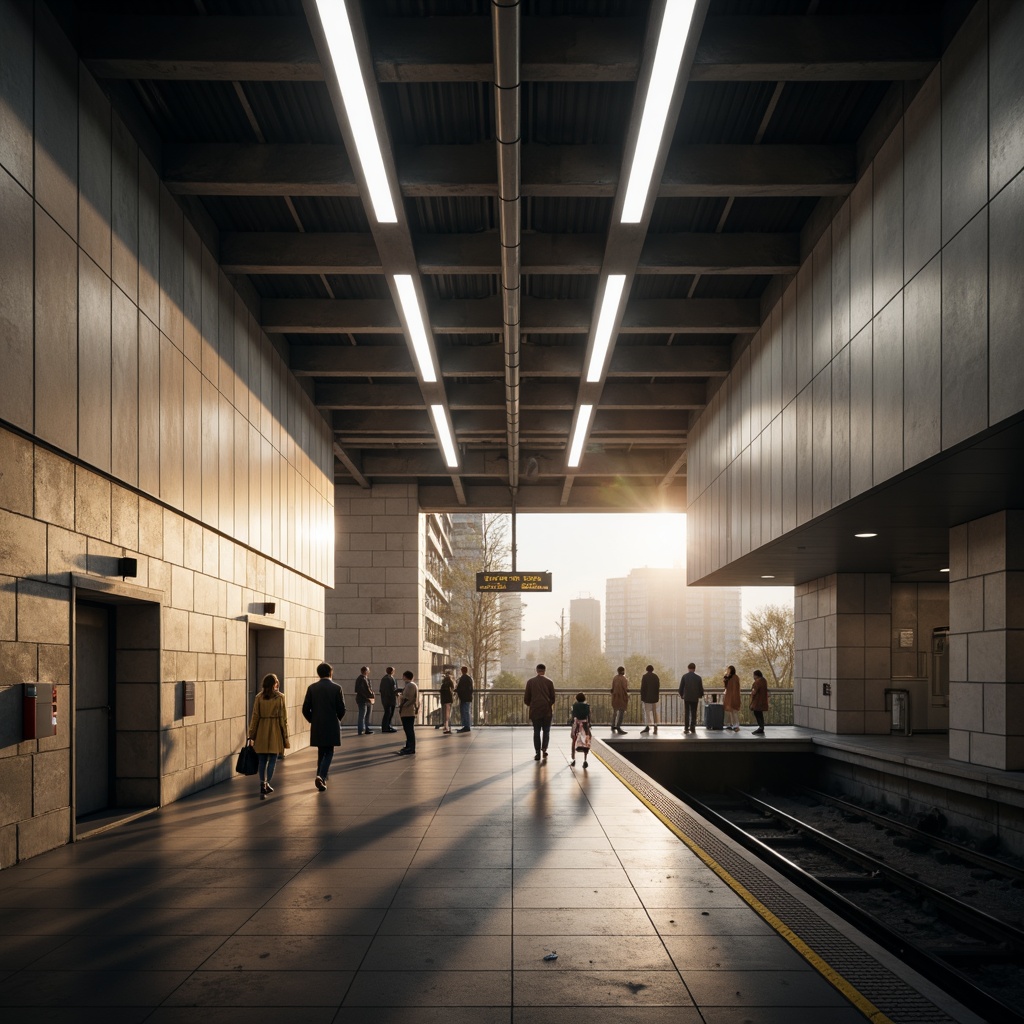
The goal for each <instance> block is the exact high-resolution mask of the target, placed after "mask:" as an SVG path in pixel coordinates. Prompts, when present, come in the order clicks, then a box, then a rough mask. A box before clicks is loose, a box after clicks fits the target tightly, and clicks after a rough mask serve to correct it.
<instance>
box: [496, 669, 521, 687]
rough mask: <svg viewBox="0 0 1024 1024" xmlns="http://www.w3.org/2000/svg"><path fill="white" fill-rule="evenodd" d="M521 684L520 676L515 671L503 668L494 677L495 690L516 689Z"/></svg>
mask: <svg viewBox="0 0 1024 1024" xmlns="http://www.w3.org/2000/svg"><path fill="white" fill-rule="evenodd" d="M522 685H523V679H522V676H518V675H516V673H515V672H509V671H508V670H507V669H503V670H502V671H501V672H499V673H498V674H497V675H496V676H495V677H494V688H495V689H496V690H518V689H519V688H520V687H521V686H522Z"/></svg>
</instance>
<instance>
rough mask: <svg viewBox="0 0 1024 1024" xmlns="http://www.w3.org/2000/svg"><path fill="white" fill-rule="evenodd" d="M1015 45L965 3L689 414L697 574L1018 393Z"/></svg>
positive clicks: (961, 435)
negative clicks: (932, 65) (741, 344)
mask: <svg viewBox="0 0 1024 1024" xmlns="http://www.w3.org/2000/svg"><path fill="white" fill-rule="evenodd" d="M1022 48H1024V4H1019V3H1013V2H1011V0H987V2H986V0H981V2H979V3H977V4H976V5H975V6H974V8H973V9H972V11H971V13H970V14H969V16H968V18H967V20H966V22H965V24H964V26H963V27H962V29H961V31H960V32H959V33H958V35H957V36H956V37H955V39H954V40H953V42H952V44H951V45H950V47H949V49H948V50H947V52H946V53H945V55H944V56H943V59H942V62H941V65H940V66H939V67H938V68H936V70H935V71H934V72H933V73H932V75H931V76H930V77H929V78H928V79H927V81H926V82H925V83H924V84H923V86H922V88H921V89H920V91H919V92H918V93H917V94H916V96H914V98H913V100H912V101H911V102H910V103H909V105H908V106H907V109H906V112H905V115H904V116H903V117H902V119H901V120H900V121H899V123H898V124H897V126H896V128H895V130H894V131H893V132H892V134H891V135H890V136H889V138H888V139H887V140H886V141H885V142H884V144H883V145H882V146H881V148H880V150H879V152H878V154H877V156H876V157H875V159H874V160H873V161H872V162H871V164H870V165H869V166H868V167H867V169H866V170H865V172H864V174H863V176H862V177H861V179H860V181H859V182H858V184H857V186H856V188H855V189H854V191H853V193H852V195H851V196H850V197H849V199H848V200H847V201H846V202H845V203H844V204H843V205H842V207H841V209H840V210H839V212H838V214H837V215H836V216H835V218H834V219H833V221H832V222H831V224H830V225H829V227H828V228H827V229H826V231H825V232H824V234H823V235H822V236H821V238H820V240H819V241H818V242H817V243H816V245H815V246H814V249H813V252H812V253H810V255H809V256H808V257H807V259H806V260H805V261H804V263H803V265H802V267H801V269H800V271H799V273H798V274H797V276H796V277H795V279H794V280H793V281H792V282H791V283H790V285H789V286H788V288H787V289H786V290H785V293H784V295H783V297H782V299H781V300H780V301H779V302H778V303H777V304H776V305H775V306H774V308H773V309H771V311H770V312H769V314H768V316H767V318H766V320H765V322H764V324H763V325H762V328H761V330H760V331H759V332H758V333H757V335H756V336H755V337H754V339H753V341H752V343H751V344H750V346H749V348H747V349H746V350H745V351H744V352H743V353H742V355H741V356H740V358H739V360H738V362H737V364H736V366H735V367H734V369H733V371H732V373H731V374H730V376H729V377H728V379H727V380H726V381H725V383H724V385H723V387H722V388H721V390H720V391H719V392H718V393H717V394H716V395H715V396H714V398H713V400H712V401H711V403H710V404H709V406H708V408H707V409H706V410H705V412H704V413H703V414H702V415H701V417H700V418H699V420H698V421H697V423H696V425H695V427H694V429H693V431H692V433H691V437H690V458H689V465H688V471H687V487H688V492H689V508H688V518H687V540H688V552H687V565H688V568H689V577H690V580H691V582H693V581H697V580H700V579H701V578H702V577H704V576H706V575H708V574H709V573H711V572H713V571H714V570H715V569H718V568H720V567H721V566H723V565H725V564H727V563H729V562H731V561H733V560H734V559H736V558H738V557H740V556H742V555H744V554H746V553H747V552H749V551H751V550H753V549H755V548H757V547H760V546H761V545H764V544H766V543H769V542H770V541H771V540H773V539H775V538H777V537H780V536H781V535H783V534H785V533H787V532H789V531H791V530H793V529H795V528H796V527H798V526H801V525H802V524H804V523H807V522H809V521H810V520H812V519H815V518H817V517H819V516H822V515H824V514H825V513H827V512H828V511H829V510H831V509H833V508H836V507H837V506H840V505H842V504H843V503H844V502H846V501H848V500H850V499H851V498H854V497H856V496H857V495H859V494H861V493H863V492H865V491H867V490H869V489H870V488H872V487H875V486H877V485H879V484H881V483H883V482H884V481H887V480H891V479H892V478H894V477H896V476H898V475H899V474H901V473H903V472H905V471H906V470H908V469H910V468H912V467H914V466H916V465H918V464H920V463H921V462H923V461H925V460H927V459H928V458H930V457H931V456H934V455H937V454H939V453H941V452H943V451H946V450H947V449H949V448H950V447H952V446H954V445H957V444H959V443H960V442H962V441H964V440H965V439H968V438H970V437H971V436H973V435H974V434H977V433H978V432H979V431H981V430H984V429H985V428H987V427H989V426H991V425H994V424H997V423H999V422H1001V421H1003V420H1005V419H1007V418H1008V417H1010V416H1012V415H1014V414H1017V413H1019V412H1020V411H1021V409H1022V408H1024V387H1022V384H1024V377H1022V364H1021V360H1020V347H1021V326H1020V325H1021V323H1022V322H1024V290H1022V289H1021V287H1020V267H1021V266H1022V263H1024V175H1022V174H1021V169H1022V168H1024V133H1022V132H1021V130H1020V126H1021V123H1022V118H1024V76H1022V75H1021V74H1020V61H1019V56H1020V53H1021V52H1022Z"/></svg>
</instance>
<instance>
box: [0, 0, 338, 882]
mask: <svg viewBox="0 0 1024 1024" xmlns="http://www.w3.org/2000/svg"><path fill="white" fill-rule="evenodd" d="M0 25H2V26H3V31H2V32H0V280H2V282H3V287H2V288H0V366H2V367H3V379H4V385H3V387H2V388H0V704H2V706H3V709H4V713H3V714H2V715H0V719H2V721H3V723H4V724H3V725H2V726H0V866H2V865H6V864H9V863H11V862H12V861H13V860H14V859H17V858H22V857H25V856H29V855H31V854H32V853H35V852H39V851H40V850H42V849H46V848H49V847H52V846H54V845H57V844H59V843H62V842H66V841H67V839H68V837H69V834H70V831H71V814H72V789H71V775H72V771H71V766H72V763H73V762H72V758H71V742H72V737H71V735H70V733H69V728H70V724H71V716H70V715H67V714H65V715H64V716H62V717H61V719H60V721H61V724H62V728H60V729H59V732H58V735H57V736H56V737H54V738H52V739H46V740H40V741H29V742H21V737H20V720H19V728H18V729H13V728H12V727H11V719H10V718H9V715H8V712H9V711H10V709H11V708H13V707H14V706H15V704H16V703H18V702H20V692H21V691H20V687H19V686H18V685H17V684H20V683H23V682H30V681H35V680H43V681H46V682H48V683H49V682H53V683H56V684H57V686H58V691H59V699H60V703H61V707H62V708H64V709H65V711H66V709H67V708H68V707H69V706H70V705H71V703H72V696H71V694H70V691H69V687H70V686H71V684H72V682H73V670H72V663H71V661H72V650H73V644H72V630H73V623H74V617H73V614H72V606H71V600H72V599H71V594H72V578H73V575H77V576H86V577H91V578H94V579H97V580H99V579H101V578H104V579H108V580H109V579H111V578H112V577H115V576H116V569H115V568H114V562H115V560H116V558H117V557H118V556H122V555H130V556H133V557H136V558H137V559H138V562H139V571H138V577H137V579H136V580H135V581H134V583H135V584H136V586H138V587H140V588H142V589H141V590H140V591H139V592H138V594H139V595H142V596H143V597H145V598H146V599H148V600H151V601H152V603H153V604H155V605H156V606H158V607H159V608H160V609H162V610H161V613H160V620H159V621H160V647H159V651H158V654H157V660H158V662H159V668H158V670H157V672H158V675H157V677H156V680H157V681H156V682H155V683H153V684H151V685H156V686H158V687H159V689H160V693H159V696H158V698H157V699H156V700H150V701H148V702H147V701H136V702H135V703H134V707H135V709H136V710H135V711H130V710H129V701H128V700H127V698H126V702H125V705H124V707H119V708H118V714H119V716H120V718H121V725H122V726H123V728H124V729H125V730H126V731H128V730H134V728H135V727H136V726H138V725H139V722H141V721H143V720H146V722H147V723H148V724H146V725H145V729H147V730H149V731H150V732H152V733H153V734H154V735H156V736H157V742H158V745H159V750H160V759H161V760H160V767H159V772H160V781H161V785H160V794H161V799H162V800H163V801H164V802H166V801H168V800H173V799H175V798H177V797H178V796H180V795H182V794H184V793H187V792H190V791H191V790H193V789H196V788H199V787H202V786H205V785H209V784H210V783H211V782H213V781H216V780H218V779H222V778H224V777H226V776H227V775H228V774H230V772H231V770H232V769H233V764H232V760H233V753H234V751H235V750H236V748H237V746H238V745H239V743H240V741H241V738H242V735H243V729H244V727H245V724H246V716H247V712H248V708H247V706H246V705H247V696H246V675H247V630H248V625H247V622H246V621H245V617H246V616H247V615H250V614H251V613H253V612H254V611H255V610H256V609H255V607H254V605H255V604H256V603H262V602H264V601H272V602H274V603H275V604H276V606H277V608H276V611H275V616H276V618H277V619H278V620H281V621H280V622H279V623H278V625H284V627H285V637H286V639H285V658H284V666H283V671H284V673H285V676H286V680H287V679H288V678H289V677H290V678H291V680H294V679H305V678H309V677H311V676H312V674H313V668H314V666H315V665H316V663H317V662H318V661H319V660H320V658H321V657H322V636H323V600H324V596H323V595H324V586H325V584H326V585H329V584H330V582H331V577H332V571H333V532H332V529H331V526H332V512H331V506H332V503H333V484H332V480H331V476H332V470H333V456H332V452H331V436H330V430H329V428H328V426H327V425H326V424H325V423H324V421H323V419H322V417H320V416H319V414H318V413H317V411H316V409H315V408H314V407H313V405H312V404H311V402H310V401H309V400H308V398H307V397H306V395H305V394H304V393H303V391H302V390H301V388H300V387H299V385H298V383H297V382H296V380H295V378H293V377H292V376H291V374H290V373H289V372H288V370H287V367H286V366H285V364H284V362H283V361H282V359H281V358H280V356H279V355H278V353H277V351H276V350H275V349H274V347H273V345H272V344H271V343H270V341H269V339H268V338H267V337H266V336H265V335H263V334H262V333H261V332H260V330H259V328H258V325H257V321H256V319H255V318H254V316H253V315H252V313H251V312H250V310H249V309H248V308H247V306H246V304H245V303H244V302H243V301H242V298H241V296H240V295H239V294H238V293H237V292H236V291H235V289H234V288H233V286H232V284H231V282H230V281H229V280H228V279H227V278H226V277H225V275H224V274H223V273H221V272H220V270H219V269H218V267H217V264H216V261H215V259H214V257H213V256H212V255H211V253H210V252H209V251H208V250H207V249H206V248H205V247H204V246H203V245H202V244H201V242H200V239H199V235H198V234H197V232H196V231H195V230H194V228H193V227H192V225H191V224H190V223H189V221H188V220H187V219H185V217H184V216H183V214H182V211H181V209H180V208H179V207H178V205H177V204H176V202H175V200H174V199H173V198H172V197H171V196H170V194H169V193H168V192H167V191H166V190H165V189H164V188H163V187H162V186H161V184H160V182H159V179H158V176H157V172H156V171H155V170H154V168H153V167H152V166H151V165H150V163H149V162H148V161H147V160H146V158H145V157H144V156H143V155H142V154H141V153H140V152H139V147H138V146H137V145H136V143H135V141H134V140H133V138H132V137H131V135H130V134H129V132H128V131H127V130H126V128H125V126H124V124H123V123H122V122H121V121H120V120H119V118H118V117H117V116H116V115H115V114H113V113H112V111H111V108H110V105H109V104H108V102H107V101H106V99H105V97H104V95H103V93H102V91H101V90H100V89H99V87H98V86H97V84H96V83H95V82H94V81H93V80H92V78H91V77H90V76H89V75H88V73H87V72H86V71H85V70H84V69H83V68H82V67H81V66H80V65H79V62H78V60H77V57H76V55H75V53H74V50H73V49H72V47H71V45H70V44H69V43H68V41H67V40H66V39H65V38H64V37H63V36H62V35H61V34H60V32H59V31H58V29H57V28H56V26H55V25H54V23H53V21H52V18H51V16H50V15H49V13H48V11H47V9H46V8H45V7H44V6H43V5H42V4H31V3H26V2H21V0H0ZM130 593H134V592H133V591H130V589H129V588H125V589H124V590H123V591H122V592H121V595H120V597H117V595H116V594H115V595H114V597H115V598H116V599H118V600H120V599H121V598H124V597H125V595H126V594H130ZM136 596H138V595H136ZM150 657H151V660H152V654H151V655H150ZM122 668H123V671H124V673H125V674H126V675H125V678H126V679H129V677H130V670H129V669H128V668H127V667H126V666H122ZM182 680H189V681H195V682H196V684H197V701H196V714H195V715H194V716H191V717H189V718H182V717H181V714H180V699H179V698H178V697H176V694H177V692H178V689H179V688H180V682H181V681H182ZM129 681H130V679H129ZM297 689H298V688H297V687H295V686H291V687H287V686H286V691H287V692H288V695H289V701H290V703H293V713H294V712H295V708H294V702H295V701H297V700H301V694H299V693H297ZM154 708H155V709H157V710H156V713H155V714H154V713H153V709H154ZM147 715H148V716H150V717H149V718H148V719H147V718H146V716H147ZM134 718H139V721H138V722H136V721H129V720H130V719H134ZM303 738H304V732H303V731H302V730H300V735H299V742H300V743H301V742H302V741H303Z"/></svg>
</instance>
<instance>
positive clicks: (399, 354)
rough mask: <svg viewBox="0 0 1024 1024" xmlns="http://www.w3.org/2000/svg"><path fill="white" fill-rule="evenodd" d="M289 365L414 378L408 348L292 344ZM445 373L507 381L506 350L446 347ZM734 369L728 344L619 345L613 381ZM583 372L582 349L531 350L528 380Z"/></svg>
mask: <svg viewBox="0 0 1024 1024" xmlns="http://www.w3.org/2000/svg"><path fill="white" fill-rule="evenodd" d="M289 357H290V358H289V366H290V368H291V371H292V373H293V374H295V376H296V377H325V378H339V379H344V378H352V379H366V378H372V379H374V380H382V379H384V378H399V377H413V376H415V371H414V369H413V365H412V360H411V359H410V357H409V353H408V352H407V351H406V349H405V348H404V347H403V346H399V345H387V346H383V345H382V346H369V345H355V346H353V345H348V344H346V345H292V346H291V347H290V351H289ZM438 360H439V362H440V364H441V373H442V374H443V375H444V376H445V377H446V378H450V377H462V378H480V377H484V378H490V379H493V380H500V379H501V377H502V352H501V347H500V346H499V345H498V344H497V342H495V344H493V345H450V346H445V345H442V346H440V347H439V349H438ZM730 367H731V360H730V351H729V346H728V345H722V346H714V345H618V346H617V347H616V349H615V351H614V352H613V353H612V357H611V363H610V364H609V367H608V373H607V376H608V377H609V378H616V377H658V378H662V379H685V378H694V377H696V378H707V377H725V376H727V374H728V373H729V369H730ZM582 372H583V347H582V346H573V347H569V346H565V345H557V346H554V345H553V346H544V345H525V346H524V347H523V363H522V374H523V376H524V377H565V378H574V377H579V375H580V374H581V373H582Z"/></svg>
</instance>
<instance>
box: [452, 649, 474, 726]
mask: <svg viewBox="0 0 1024 1024" xmlns="http://www.w3.org/2000/svg"><path fill="white" fill-rule="evenodd" d="M455 694H456V696H457V697H458V698H459V717H460V718H461V719H462V728H461V729H459V732H469V730H470V727H471V725H472V722H473V677H472V676H471V675H470V674H469V666H468V665H463V666H462V675H461V676H459V681H458V682H457V683H456V684H455Z"/></svg>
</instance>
